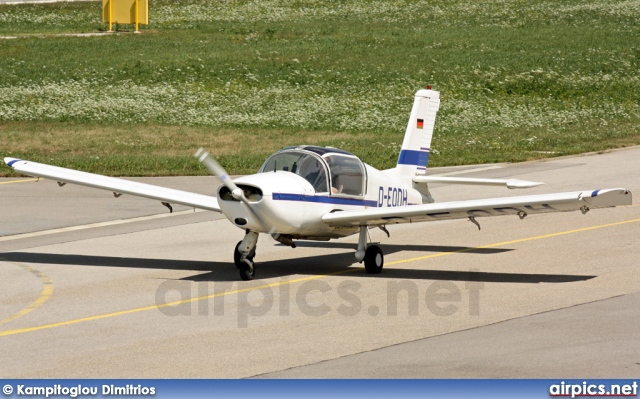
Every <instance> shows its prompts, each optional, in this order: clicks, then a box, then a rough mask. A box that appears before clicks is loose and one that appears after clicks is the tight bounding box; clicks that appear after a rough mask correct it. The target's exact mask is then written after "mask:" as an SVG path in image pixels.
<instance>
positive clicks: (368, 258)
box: [364, 245, 384, 274]
mask: <svg viewBox="0 0 640 399" xmlns="http://www.w3.org/2000/svg"><path fill="white" fill-rule="evenodd" d="M382 266H384V256H383V255H382V249H380V247H379V246H377V245H370V246H369V247H367V249H366V251H365V253H364V268H365V270H366V271H367V273H369V274H379V273H380V272H381V271H382Z"/></svg>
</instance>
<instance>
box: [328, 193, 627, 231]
mask: <svg viewBox="0 0 640 399" xmlns="http://www.w3.org/2000/svg"><path fill="white" fill-rule="evenodd" d="M619 205H631V192H630V191H628V190H625V189H623V188H611V189H606V190H595V191H575V192H568V193H556V194H542V195H527V196H518V197H504V198H490V199H481V200H468V201H452V202H442V203H434V204H422V205H410V206H399V207H389V208H388V207H384V208H367V209H364V210H358V211H341V212H333V213H327V214H326V215H324V216H322V221H323V222H325V223H327V224H328V225H330V226H336V227H346V226H371V225H373V226H377V225H384V224H388V223H415V222H429V221H436V220H446V219H466V218H476V217H484V216H501V215H519V216H520V217H521V218H524V217H525V216H526V215H528V214H533V213H547V212H566V211H577V210H581V211H582V212H583V213H586V212H587V211H588V210H589V209H591V208H607V207H612V206H619ZM472 220H473V219H472Z"/></svg>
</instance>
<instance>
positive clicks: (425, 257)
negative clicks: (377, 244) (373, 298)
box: [387, 219, 640, 265]
mask: <svg viewBox="0 0 640 399" xmlns="http://www.w3.org/2000/svg"><path fill="white" fill-rule="evenodd" d="M636 222H640V219H630V220H624V221H622V222H614V223H607V224H600V225H597V226H590V227H583V228H580V229H574V230H566V231H561V232H558V233H550V234H543V235H540V236H534V237H527V238H520V239H517V240H510V241H503V242H497V243H495V244H488V245H480V246H478V247H473V248H465V249H460V250H458V251H452V252H440V253H437V254H432V255H426V256H418V257H416V258H410V259H403V260H397V261H395V262H389V263H387V265H398V264H401V263H408V262H415V261H417V260H423V259H431V258H437V257H439V256H447V255H453V254H459V253H464V252H470V251H474V250H476V249H482V248H493V247H500V246H503V245H511V244H517V243H521V242H525V241H534V240H542V239H544V238H551V237H558V236H563V235H567V234H574V233H580V232H583V231H589V230H596V229H602V228H605V227H613V226H620V225H623V224H628V223H636Z"/></svg>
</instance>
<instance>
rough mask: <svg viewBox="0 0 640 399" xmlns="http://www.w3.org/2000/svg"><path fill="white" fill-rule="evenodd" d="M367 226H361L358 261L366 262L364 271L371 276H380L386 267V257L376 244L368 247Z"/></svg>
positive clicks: (357, 251)
mask: <svg viewBox="0 0 640 399" xmlns="http://www.w3.org/2000/svg"><path fill="white" fill-rule="evenodd" d="M367 233H368V230H367V226H360V236H359V238H358V249H357V250H356V260H357V261H358V262H362V261H364V269H365V270H366V271H367V273H369V274H379V273H380V272H381V271H382V267H383V266H384V256H383V255H382V249H380V247H379V246H378V245H376V244H369V245H367Z"/></svg>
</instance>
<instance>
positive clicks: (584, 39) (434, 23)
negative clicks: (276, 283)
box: [0, 0, 640, 175]
mask: <svg viewBox="0 0 640 399" xmlns="http://www.w3.org/2000/svg"><path fill="white" fill-rule="evenodd" d="M149 15H150V20H151V25H149V26H148V27H143V29H142V30H143V34H141V35H134V34H132V33H122V34H118V35H110V36H98V37H66V36H56V34H60V33H79V32H100V31H104V29H105V25H103V24H101V23H100V3H99V2H98V3H96V2H87V3H59V4H43V5H0V35H5V36H18V38H17V39H6V40H0V54H2V57H0V139H1V140H0V155H2V156H15V157H20V158H26V159H33V160H35V161H44V162H49V163H53V164H56V165H61V166H67V167H75V168H80V169H84V170H89V171H92V172H98V173H106V174H111V175H174V174H178V175H188V174H203V173H205V171H204V170H203V168H202V167H200V166H199V165H198V164H197V163H196V162H195V160H193V159H192V154H193V152H194V151H195V150H196V149H197V148H198V147H200V146H204V147H206V148H207V149H209V150H210V151H211V152H212V153H214V154H216V156H218V157H219V158H220V160H221V163H223V165H225V166H226V167H227V168H228V169H229V171H230V172H231V173H250V172H253V171H255V170H256V169H257V168H258V167H259V166H260V164H261V163H262V161H263V160H264V158H265V157H266V156H268V155H269V153H271V152H273V151H275V150H277V149H278V148H281V147H283V146H287V145H292V144H301V143H305V144H318V145H333V146H337V147H341V148H344V149H346V150H349V151H352V152H354V153H355V154H357V155H359V156H361V157H362V158H363V159H364V160H365V161H366V162H368V163H370V164H371V165H374V166H376V167H379V168H386V167H391V166H393V165H394V164H395V160H396V159H397V155H398V151H399V144H400V143H401V141H402V137H403V135H404V129H405V127H406V121H407V118H408V113H409V110H410V107H411V104H412V97H413V94H414V92H415V91H416V90H417V89H419V88H421V87H425V86H426V85H427V84H430V85H432V86H433V87H434V89H436V90H439V91H440V92H441V98H442V103H441V108H440V112H439V114H438V117H437V120H436V129H435V135H434V141H433V143H432V144H433V145H432V147H433V148H434V151H433V153H432V156H431V157H430V161H429V162H430V165H435V166H438V165H453V164H468V163H486V162H504V161H507V162H515V161H522V160H529V159H535V158H543V157H549V156H557V155H567V154H574V153H580V152H586V151H600V150H604V149H608V148H615V147H620V146H627V145H635V144H640V128H639V127H638V126H640V124H639V122H640V77H639V74H638V70H639V68H638V67H639V65H638V64H639V63H640V35H639V34H640V26H639V25H638V24H637V21H638V18H639V17H640V1H638V0H635V1H612V0H592V1H563V2H561V3H558V2H555V1H553V2H552V1H539V0H534V1H520V0H505V1H500V2H497V1H461V0H458V1H455V0H452V1H429V2H416V1H398V0H396V1H393V0H390V1H384V2H382V1H371V0H345V1H329V0H317V1H284V0H282V1H276V0H264V1H239V0H235V1H218V2H209V1H205V0H190V1H169V0H164V1H163V0H156V1H153V2H152V3H151V5H150V9H149ZM119 29H121V30H131V27H130V26H124V27H123V26H120V27H119ZM96 157H97V158H96ZM0 174H4V175H10V174H11V171H10V170H9V169H8V168H3V169H1V170H0Z"/></svg>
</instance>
